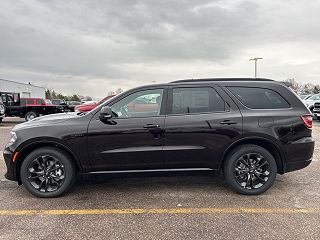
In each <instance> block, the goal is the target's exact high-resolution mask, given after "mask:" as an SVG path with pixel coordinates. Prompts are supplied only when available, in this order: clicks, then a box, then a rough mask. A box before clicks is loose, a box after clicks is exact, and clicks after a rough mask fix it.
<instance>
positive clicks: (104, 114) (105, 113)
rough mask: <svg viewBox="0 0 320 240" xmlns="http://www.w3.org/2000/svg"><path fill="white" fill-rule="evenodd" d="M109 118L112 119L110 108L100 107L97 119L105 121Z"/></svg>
mask: <svg viewBox="0 0 320 240" xmlns="http://www.w3.org/2000/svg"><path fill="white" fill-rule="evenodd" d="M110 118H112V110H111V108H110V107H108V106H105V107H102V108H101V110H100V115H99V119H100V120H101V121H105V120H108V119H110Z"/></svg>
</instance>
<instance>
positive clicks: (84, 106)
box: [74, 95, 114, 113]
mask: <svg viewBox="0 0 320 240" xmlns="http://www.w3.org/2000/svg"><path fill="white" fill-rule="evenodd" d="M112 97H114V95H111V96H107V97H105V98H103V99H102V100H100V101H99V102H90V103H84V104H81V105H78V106H75V108H74V111H75V112H77V113H83V112H89V111H91V110H92V109H94V108H95V107H97V106H99V105H100V104H102V103H104V102H105V101H107V100H108V99H110V98H112Z"/></svg>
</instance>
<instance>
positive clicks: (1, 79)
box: [0, 78, 45, 89]
mask: <svg viewBox="0 0 320 240" xmlns="http://www.w3.org/2000/svg"><path fill="white" fill-rule="evenodd" d="M0 81H6V82H11V83H17V84H22V85H25V86H32V87H37V88H42V89H45V87H40V86H36V85H33V84H28V83H21V82H16V81H12V80H8V79H3V78H0Z"/></svg>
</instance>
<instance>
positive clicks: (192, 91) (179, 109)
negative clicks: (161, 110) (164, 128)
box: [172, 87, 225, 114]
mask: <svg viewBox="0 0 320 240" xmlns="http://www.w3.org/2000/svg"><path fill="white" fill-rule="evenodd" d="M218 111H225V102H224V101H223V99H222V98H221V97H220V96H219V94H218V93H217V92H216V91H215V90H214V89H213V88H210V87H205V88H174V89H173V96H172V113H173V114H188V113H205V112H218Z"/></svg>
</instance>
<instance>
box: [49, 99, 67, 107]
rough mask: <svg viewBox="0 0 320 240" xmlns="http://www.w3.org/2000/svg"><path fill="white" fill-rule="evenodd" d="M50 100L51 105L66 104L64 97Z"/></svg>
mask: <svg viewBox="0 0 320 240" xmlns="http://www.w3.org/2000/svg"><path fill="white" fill-rule="evenodd" d="M51 102H52V104H53V105H60V106H66V105H67V101H66V100H64V99H51Z"/></svg>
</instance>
